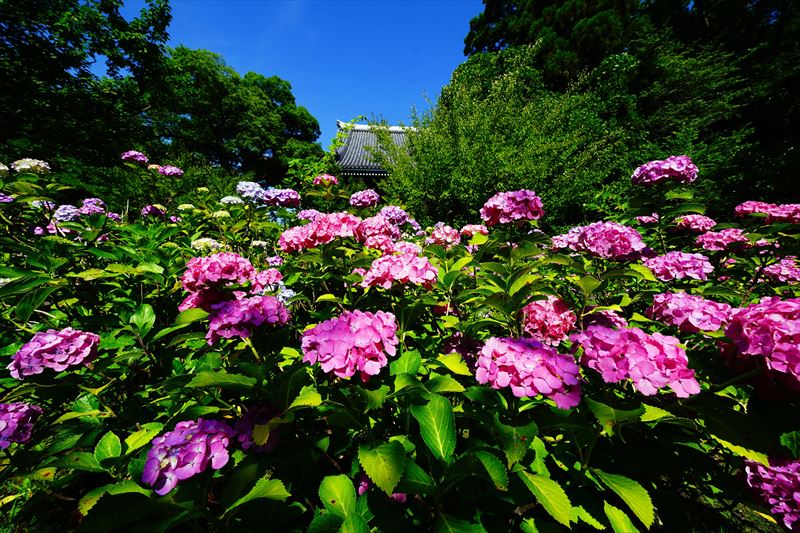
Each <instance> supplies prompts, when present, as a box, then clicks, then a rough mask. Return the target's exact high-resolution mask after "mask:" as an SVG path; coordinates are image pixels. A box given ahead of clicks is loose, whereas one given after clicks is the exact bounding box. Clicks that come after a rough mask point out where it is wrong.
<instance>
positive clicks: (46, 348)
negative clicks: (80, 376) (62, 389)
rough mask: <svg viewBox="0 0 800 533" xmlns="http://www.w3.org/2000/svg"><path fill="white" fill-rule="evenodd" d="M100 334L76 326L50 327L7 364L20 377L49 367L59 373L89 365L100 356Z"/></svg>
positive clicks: (37, 334) (14, 374) (12, 373)
mask: <svg viewBox="0 0 800 533" xmlns="http://www.w3.org/2000/svg"><path fill="white" fill-rule="evenodd" d="M99 342H100V337H99V336H97V335H95V334H94V333H87V332H84V331H79V330H76V329H72V328H65V329H62V330H60V331H57V330H55V329H48V330H47V331H40V332H39V333H36V334H35V335H34V336H33V338H32V339H31V340H30V341H28V342H27V343H25V344H24V345H23V346H22V347H21V348H20V349H19V350H18V351H17V353H15V354H14V355H13V356H12V358H11V363H10V364H9V365H8V366H7V367H6V368H8V370H9V371H10V372H11V375H12V376H13V377H15V378H17V379H24V378H25V377H26V376H32V375H34V374H41V373H42V372H43V371H44V369H45V368H52V369H53V370H56V371H58V372H61V371H63V370H66V369H68V368H70V367H72V366H77V365H81V364H82V365H88V364H89V363H90V362H91V361H92V360H93V359H94V358H95V356H96V355H97V345H98V343H99Z"/></svg>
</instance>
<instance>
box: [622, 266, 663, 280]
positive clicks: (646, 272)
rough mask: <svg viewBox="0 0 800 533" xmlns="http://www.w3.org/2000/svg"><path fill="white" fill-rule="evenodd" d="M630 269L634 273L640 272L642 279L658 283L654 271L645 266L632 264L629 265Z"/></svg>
mask: <svg viewBox="0 0 800 533" xmlns="http://www.w3.org/2000/svg"><path fill="white" fill-rule="evenodd" d="M628 268H629V269H631V270H633V271H634V272H638V273H639V274H641V275H642V277H643V278H644V279H646V280H647V281H658V280H657V279H656V277H655V275H653V271H652V270H650V269H649V268H647V267H646V266H644V265H640V264H638V263H631V264H630V265H628Z"/></svg>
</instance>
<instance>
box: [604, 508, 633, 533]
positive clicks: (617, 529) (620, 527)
mask: <svg viewBox="0 0 800 533" xmlns="http://www.w3.org/2000/svg"><path fill="white" fill-rule="evenodd" d="M603 510H604V511H605V513H606V516H607V517H608V521H609V522H611V528H612V529H613V530H614V533H639V530H638V529H636V526H634V525H633V522H632V521H631V519H630V518H628V515H626V514H625V513H624V512H623V511H621V510H620V509H617V508H616V507H614V506H613V505H611V504H610V503H608V502H604V508H603Z"/></svg>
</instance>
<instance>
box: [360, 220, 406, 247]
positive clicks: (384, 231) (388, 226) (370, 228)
mask: <svg viewBox="0 0 800 533" xmlns="http://www.w3.org/2000/svg"><path fill="white" fill-rule="evenodd" d="M354 234H355V238H356V240H358V241H359V242H366V240H367V239H368V238H370V237H375V236H376V235H385V236H386V237H389V238H390V239H392V240H396V239H399V238H400V228H398V227H397V226H396V225H394V224H392V223H391V222H390V221H389V219H388V218H386V217H383V216H381V215H376V216H374V217H369V218H365V219H364V220H362V221H361V223H360V224H359V225H358V226H357V227H356V229H355V232H354Z"/></svg>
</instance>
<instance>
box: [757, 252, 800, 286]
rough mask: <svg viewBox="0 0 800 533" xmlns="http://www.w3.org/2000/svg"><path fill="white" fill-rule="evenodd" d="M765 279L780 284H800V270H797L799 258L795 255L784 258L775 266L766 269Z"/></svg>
mask: <svg viewBox="0 0 800 533" xmlns="http://www.w3.org/2000/svg"><path fill="white" fill-rule="evenodd" d="M763 273H764V277H766V278H767V279H769V280H771V281H776V282H780V283H797V282H800V268H797V258H796V257H795V256H793V255H791V256H787V257H784V258H783V259H781V260H780V261H778V262H777V263H775V264H772V265H769V266H768V267H765V268H764V270H763Z"/></svg>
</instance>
